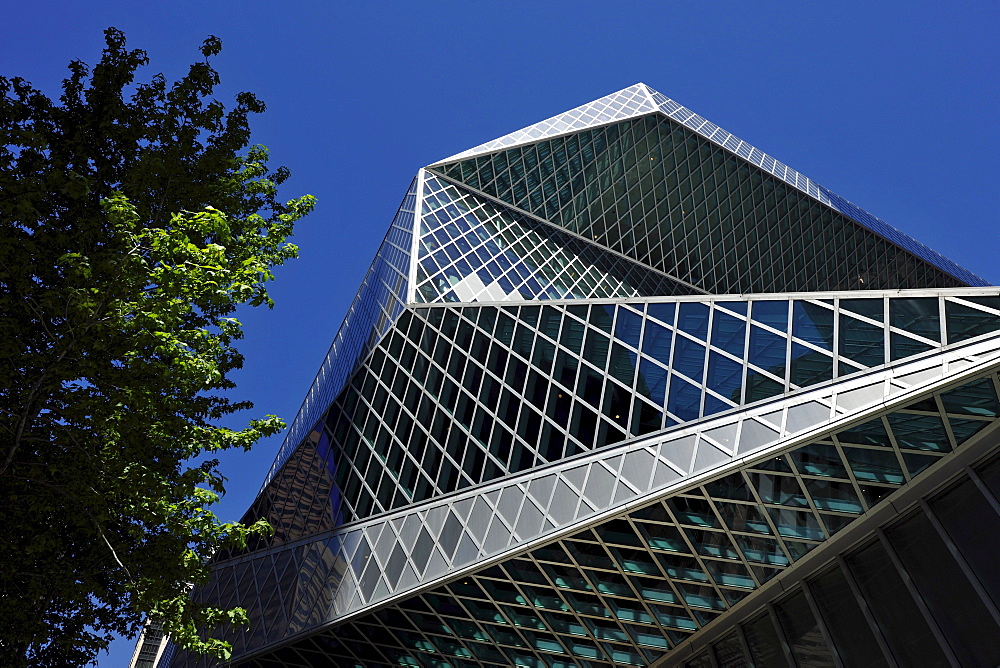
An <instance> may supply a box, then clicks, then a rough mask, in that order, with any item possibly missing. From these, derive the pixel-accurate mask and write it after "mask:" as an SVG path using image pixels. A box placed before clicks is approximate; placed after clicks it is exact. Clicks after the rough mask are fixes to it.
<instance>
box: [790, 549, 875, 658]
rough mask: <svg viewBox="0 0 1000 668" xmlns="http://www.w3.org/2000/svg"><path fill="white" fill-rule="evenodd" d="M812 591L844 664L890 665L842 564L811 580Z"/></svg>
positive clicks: (810, 587)
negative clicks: (863, 612)
mask: <svg viewBox="0 0 1000 668" xmlns="http://www.w3.org/2000/svg"><path fill="white" fill-rule="evenodd" d="M809 590H810V591H811V592H812V595H813V597H814V598H815V600H816V607H817V608H819V611H820V614H821V615H822V616H823V621H824V622H825V623H826V628H827V631H829V633H830V636H831V639H832V641H833V645H834V647H835V648H836V650H837V653H838V654H839V655H840V658H841V660H842V661H843V662H844V664H845V665H848V666H873V667H876V666H887V665H888V664H887V663H886V660H885V657H884V656H883V655H882V651H881V650H880V649H879V646H878V642H877V641H876V640H875V635H874V634H873V632H872V629H871V627H870V626H868V622H867V621H866V620H865V617H864V615H863V614H862V612H861V607H860V605H859V604H858V601H857V599H856V598H855V597H854V593H853V592H852V591H851V588H850V586H849V585H848V583H847V579H846V578H845V577H844V573H843V571H841V570H840V567H839V566H833V567H831V568H830V569H828V570H827V571H826V572H825V573H823V574H821V575H819V576H818V577H817V578H815V579H814V580H810V581H809Z"/></svg>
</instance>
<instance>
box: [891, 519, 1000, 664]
mask: <svg viewBox="0 0 1000 668" xmlns="http://www.w3.org/2000/svg"><path fill="white" fill-rule="evenodd" d="M885 533H886V536H888V538H889V542H890V543H891V544H892V546H893V549H895V551H896V554H897V555H899V560H900V562H902V564H903V568H904V569H905V570H906V572H907V574H908V575H909V576H910V578H911V579H912V580H913V582H914V584H915V585H916V587H917V591H918V592H920V595H921V596H922V597H923V599H924V603H926V605H927V607H928V608H929V609H930V613H931V615H932V616H933V617H934V619H935V621H936V622H937V624H938V626H939V627H940V628H941V631H942V633H944V636H945V638H946V639H947V640H948V644H949V645H951V649H952V651H953V652H955V654H956V656H958V659H959V661H960V662H961V663H962V665H966V666H988V665H992V664H994V663H995V662H996V660H997V658H1000V627H998V626H997V624H996V622H995V621H993V618H992V617H991V616H990V613H989V611H988V610H987V609H986V606H985V605H983V602H982V601H981V600H980V598H979V596H978V594H977V593H976V591H975V589H973V587H972V585H971V584H969V581H968V580H967V579H966V578H965V575H964V574H963V573H962V571H961V570H960V568H959V566H958V564H957V563H956V562H955V560H954V558H953V557H952V556H951V554H950V553H949V552H948V548H947V547H946V546H945V544H944V543H943V542H942V541H941V539H940V538H939V537H938V535H937V532H936V531H935V530H934V527H933V526H932V525H931V522H930V520H929V519H928V518H927V516H926V515H925V514H924V513H923V512H922V511H917V512H915V513H913V514H912V515H911V516H910V517H908V518H906V519H904V520H902V521H901V522H898V523H897V524H895V525H893V526H891V527H889V528H888V529H886V532H885Z"/></svg>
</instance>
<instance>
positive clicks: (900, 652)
mask: <svg viewBox="0 0 1000 668" xmlns="http://www.w3.org/2000/svg"><path fill="white" fill-rule="evenodd" d="M847 564H848V566H849V567H850V569H851V573H852V574H853V575H854V579H855V580H856V581H857V583H858V587H859V588H860V590H861V595H862V596H863V597H864V599H865V602H866V603H867V604H868V607H869V609H870V610H871V611H872V614H873V615H874V616H875V621H876V622H878V625H879V627H880V628H881V630H882V633H883V635H884V636H885V639H886V640H887V641H888V643H889V646H890V648H891V649H892V653H893V655H894V656H895V657H896V660H897V661H898V662H899V663H900V664H901V665H905V666H947V665H949V664H948V660H947V659H946V658H945V656H944V653H943V652H942V651H941V648H940V646H938V644H937V641H936V640H934V634H933V633H931V630H930V628H929V627H928V626H927V622H926V621H925V620H924V617H923V615H921V613H920V610H919V609H918V608H917V604H916V603H914V601H913V598H912V597H911V596H910V593H909V591H907V589H906V585H904V584H903V579H902V578H901V577H900V575H899V573H898V572H896V569H895V568H894V567H893V565H892V562H891V561H890V560H889V555H888V554H886V553H885V550H884V549H882V546H881V545H879V544H878V543H872V544H871V545H869V546H868V547H865V548H863V549H861V550H858V551H857V552H855V553H854V554H851V555H848V556H847Z"/></svg>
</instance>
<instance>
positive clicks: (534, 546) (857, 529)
mask: <svg viewBox="0 0 1000 668" xmlns="http://www.w3.org/2000/svg"><path fill="white" fill-rule="evenodd" d="M998 373H1000V290H998V289H997V288H995V287H989V286H988V284H987V283H986V282H985V281H984V280H983V279H981V278H979V277H978V276H976V275H975V274H973V273H971V272H970V271H968V270H967V269H964V268H963V267H961V266H959V265H957V264H955V263H954V262H952V261H951V260H949V259H947V258H945V257H943V256H941V255H940V254H938V253H936V252H935V251H933V250H931V249H930V248H928V247H926V246H924V245H923V244H921V243H919V242H918V241H915V240H914V239H912V238H910V237H909V236H907V235H906V234H904V233H903V232H901V231H899V230H897V229H895V228H894V227H891V226H890V225H888V224H886V223H885V222H883V221H881V220H879V219H878V218H876V217H874V216H873V215H871V214H869V213H867V212H865V211H863V210H862V209H860V208H858V207H857V206H855V205H854V204H852V203H850V202H848V201H847V200H845V199H844V198H842V197H840V196H838V195H836V194H835V193H832V192H830V191H829V190H828V189H826V188H824V187H822V186H820V185H818V184H816V183H815V182H813V181H811V180H810V179H808V178H806V177H805V176H803V175H802V174H799V173H798V172H795V171H794V170H792V169H791V168H789V167H787V166H786V165H784V164H782V163H780V162H778V161H776V160H774V159H773V158H771V157H770V156H768V155H765V154H764V153H761V152H760V151H759V150H758V149H756V148H754V147H752V146H750V145H749V144H747V143H745V142H743V141H741V140H740V139H738V138H736V137H734V136H733V135H731V134H729V133H728V132H726V131H725V130H723V129H721V128H719V127H718V126H716V125H714V124H712V123H711V122H709V121H707V120H705V119H704V118H702V117H700V116H698V115H697V114H695V113H693V112H691V111H689V110H688V109H685V108H684V107H681V106H680V105H678V104H677V103H675V102H673V101H671V100H669V99H667V98H666V97H664V96H663V95H661V94H660V93H658V92H656V91H654V90H652V89H650V88H649V87H647V86H646V85H644V84H636V85H634V86H631V87H629V88H626V89H624V90H622V91H619V92H616V93H613V94H611V95H608V96H606V97H603V98H601V99H599V100H596V101H594V102H591V103H589V104H586V105H583V106H581V107H578V108H576V109H573V110H571V111H568V112H566V113H564V114H560V115H558V116H555V117H553V118H550V119H548V120H546V121H542V122H541V123H538V124H536V125H533V126H531V127H528V128H525V129H523V130H519V131H517V132H514V133H512V134H510V135H507V136H504V137H501V138H499V139H496V140H494V141H491V142H487V143H485V144H483V145H481V146H477V147H475V148H473V149H470V150H468V151H466V152H464V153H460V154H458V155H455V156H452V157H450V158H448V159H446V160H442V161H440V162H437V163H434V164H432V165H430V166H428V167H425V168H423V169H420V170H419V171H418V172H417V174H416V176H415V178H414V179H413V181H412V183H411V184H410V185H409V188H408V189H407V191H406V194H405V196H404V197H403V200H402V203H401V204H400V206H399V210H398V213H397V214H396V216H395V218H394V219H393V221H392V223H391V225H390V227H389V231H388V233H387V235H386V237H385V240H384V241H383V243H382V246H381V248H380V249H379V251H378V254H377V256H376V257H375V260H374V262H373V264H372V265H371V269H370V270H369V271H368V274H367V276H366V277H365V279H364V282H363V284H362V285H361V288H360V290H359V292H358V295H357V297H356V299H355V301H354V303H353V305H352V306H351V308H350V310H349V312H348V314H347V316H346V318H345V320H344V323H343V324H342V325H341V328H340V330H339V331H338V332H337V334H336V337H335V338H334V341H333V344H332V347H331V349H330V352H329V354H328V355H327V357H326V359H325V360H324V361H323V364H322V366H321V368H320V371H319V374H318V375H317V377H316V380H315V381H314V383H313V385H312V387H311V388H310V389H309V391H308V395H307V396H306V399H305V402H304V403H303V405H302V408H301V410H300V412H299V414H298V416H297V417H296V419H295V421H294V423H293V424H292V426H291V428H290V430H289V434H288V436H287V438H286V440H285V442H284V445H283V446H282V448H281V450H280V453H279V455H278V457H277V459H276V461H275V463H274V466H273V467H272V469H271V471H270V472H269V474H268V476H267V479H266V480H265V482H264V485H263V487H262V489H261V492H260V494H259V496H258V497H257V499H256V501H255V502H254V504H253V506H252V507H251V508H250V509H249V511H248V512H247V514H246V517H245V518H244V519H245V520H247V521H253V520H256V519H259V518H266V519H267V520H268V521H269V522H270V523H271V524H272V525H273V526H274V527H275V529H276V531H275V534H274V536H273V537H272V538H269V539H267V540H261V541H259V542H258V543H257V544H255V545H251V546H250V547H249V548H248V549H247V550H245V551H242V552H239V553H235V552H234V553H226V554H219V555H217V557H216V559H215V560H214V561H215V563H214V575H213V579H212V581H211V582H210V583H209V584H208V585H206V586H204V587H202V588H200V589H199V590H197V591H196V592H195V594H194V595H195V596H196V597H197V598H198V599H200V600H203V601H211V602H213V603H214V604H217V605H221V606H242V607H245V608H246V609H247V610H248V612H249V616H250V620H251V625H250V627H249V628H247V629H245V630H241V631H238V632H234V633H231V634H230V635H228V636H226V637H227V638H228V639H229V640H230V641H231V642H232V643H233V647H234V654H233V660H232V664H233V665H235V666H248V667H254V668H263V667H265V666H285V667H292V666H297V667H298V666H319V665H323V666H326V665H343V666H379V665H405V666H434V667H438V666H441V667H444V666H456V667H459V666H539V667H542V666H545V667H557V666H559V667H561V666H587V667H597V666H604V667H610V666H622V665H634V666H645V665H654V664H655V665H662V666H691V667H693V666H698V667H723V666H725V667H735V666H757V667H766V666H794V665H797V666H814V667H815V666H914V665H920V666H938V665H941V666H986V665H991V666H992V665H998V663H1000V560H997V559H996V557H995V550H994V541H995V537H996V536H998V535H1000V448H998V447H997V446H998V444H1000V425H998V422H1000V419H998V418H1000V400H998V391H1000V375H998ZM146 655H147V656H153V655H155V651H153V649H149V650H148V651H147V652H146ZM150 664H152V661H150ZM210 664H211V662H208V661H206V660H204V659H199V658H197V657H193V656H189V655H187V654H186V653H184V652H182V651H174V649H173V648H170V647H168V648H167V649H166V651H165V652H162V655H161V656H159V658H158V665H159V666H162V667H167V666H201V665H210Z"/></svg>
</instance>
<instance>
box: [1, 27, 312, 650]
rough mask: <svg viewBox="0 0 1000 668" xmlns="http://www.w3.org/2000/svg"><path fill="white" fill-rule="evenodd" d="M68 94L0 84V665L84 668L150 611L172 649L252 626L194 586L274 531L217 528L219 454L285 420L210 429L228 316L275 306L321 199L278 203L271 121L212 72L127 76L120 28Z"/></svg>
mask: <svg viewBox="0 0 1000 668" xmlns="http://www.w3.org/2000/svg"><path fill="white" fill-rule="evenodd" d="M105 41H106V47H105V49H104V51H103V54H102V57H101V60H100V62H99V63H98V64H97V65H96V66H94V67H93V69H92V70H91V69H90V68H88V67H87V66H86V65H85V64H84V63H82V62H79V61H74V62H72V63H70V66H69V69H70V75H69V77H68V78H66V79H65V80H64V82H63V90H62V95H61V97H60V98H59V100H58V101H53V100H50V99H49V98H48V97H46V96H45V95H43V94H42V93H41V92H39V91H38V90H35V89H34V88H32V87H31V85H30V84H28V83H27V82H25V81H24V80H22V79H20V78H3V77H0V135H2V139H3V141H2V142H0V316H2V317H0V359H2V360H3V361H2V366H0V433H2V442H0V517H2V518H3V520H2V527H3V534H4V535H3V540H2V541H0V664H2V665H5V666H8V665H9V666H17V665H30V666H66V665H79V664H83V663H88V662H90V661H92V660H93V659H94V658H95V657H96V655H97V653H98V652H99V651H100V650H101V649H104V648H105V647H106V646H107V644H108V642H109V641H110V638H111V637H112V634H114V633H118V634H126V635H132V634H134V633H135V632H136V631H137V630H138V628H139V626H140V625H141V623H142V622H143V620H144V618H145V616H146V615H147V614H149V615H152V617H153V618H154V619H158V620H160V621H162V622H163V624H164V626H165V630H166V632H167V633H169V634H170V635H171V637H172V639H173V640H174V641H175V642H178V643H180V644H182V645H184V646H187V647H190V648H192V649H194V650H196V651H200V652H207V653H210V654H213V655H215V656H218V657H223V658H224V657H226V656H227V655H228V645H226V644H225V643H222V642H221V641H218V640H212V639H206V638H207V635H206V633H205V631H206V630H207V629H211V628H213V627H215V626H217V625H219V624H223V623H245V612H243V611H241V610H239V609H236V610H221V609H217V608H211V607H201V606H199V605H198V604H196V603H195V602H193V601H192V600H191V598H190V597H189V596H188V594H187V591H188V589H189V587H190V586H191V585H192V584H194V585H197V584H199V583H204V582H206V581H207V579H208V577H209V567H208V566H207V562H208V560H209V558H210V557H211V555H212V554H213V553H214V552H215V551H217V550H220V549H225V548H229V547H239V546H241V545H244V544H245V542H246V539H247V537H248V536H249V535H251V534H254V533H262V532H267V531H268V530H269V528H268V527H267V526H266V524H262V523H258V524H255V525H252V526H243V525H240V524H238V523H222V522H220V521H219V519H218V518H217V517H216V516H215V515H214V514H213V513H212V512H211V510H209V506H210V505H211V504H212V503H214V502H216V501H217V500H218V499H219V496H220V495H221V494H223V493H224V486H223V483H224V478H223V476H222V475H221V473H220V472H219V470H218V462H217V461H216V460H213V459H210V458H208V457H210V455H204V454H203V453H211V452H213V451H217V450H225V449H230V448H249V447H250V446H251V445H252V444H253V443H254V442H255V441H257V440H258V439H260V438H261V437H264V436H268V435H271V434H274V433H276V432H278V431H279V430H280V429H281V428H282V427H283V426H284V425H283V423H282V422H281V421H280V420H279V419H278V418H276V417H274V416H267V417H264V418H261V419H259V420H253V421H251V422H250V423H249V425H248V426H247V427H246V428H245V429H242V430H238V431H236V430H230V429H226V428H223V427H220V426H218V425H219V421H220V419H222V418H224V417H225V416H227V415H229V414H232V413H234V412H236V411H241V410H245V409H247V408H250V407H251V406H250V404H249V403H247V402H240V401H233V400H231V399H230V398H228V397H227V396H226V392H225V391H227V390H231V389H232V388H233V387H234V383H233V382H232V380H230V372H232V371H233V370H234V369H238V368H240V366H241V364H242V361H243V358H242V356H241V355H240V354H239V352H238V350H237V349H236V347H235V343H236V341H237V340H238V339H240V338H241V335H242V333H241V328H240V324H239V322H237V321H236V320H235V319H233V318H232V317H231V316H232V315H233V312H234V310H235V308H236V306H238V305H241V304H250V305H253V306H261V305H267V306H270V305H271V300H270V298H269V296H268V293H267V290H266V289H265V284H266V283H267V282H268V281H270V280H271V279H272V271H271V270H272V268H273V267H275V266H277V265H280V264H282V263H283V262H284V261H285V260H287V259H289V258H292V257H295V255H296V248H295V247H294V246H293V245H291V244H289V243H287V242H286V239H287V237H288V236H289V235H290V234H291V233H292V230H293V224H294V223H295V221H297V220H298V219H299V218H301V217H302V216H303V215H305V214H306V213H308V212H309V211H310V210H311V209H312V207H313V198H312V197H310V196H305V197H300V198H298V199H294V200H292V201H289V202H287V203H281V202H280V201H279V200H278V199H277V187H278V185H280V184H281V183H282V182H283V181H285V179H286V178H287V177H288V174H289V173H288V171H287V170H286V169H285V168H278V169H274V170H271V169H269V168H268V166H267V158H268V154H267V151H266V149H264V148H263V147H260V146H249V139H250V132H249V124H248V119H249V118H250V115H251V114H256V113H260V112H262V111H264V105H263V104H262V103H261V102H260V101H259V100H258V99H257V98H256V97H254V96H253V95H252V94H250V93H241V94H239V95H238V96H237V97H236V103H235V106H233V107H232V108H231V109H230V110H229V111H226V110H225V109H224V107H223V105H222V104H221V103H220V102H218V101H216V100H215V99H214V98H212V94H213V90H214V88H215V86H216V85H217V84H218V83H219V77H218V75H217V73H216V72H215V70H213V68H212V67H211V65H210V64H209V60H208V59H209V58H210V57H211V56H214V55H216V54H218V53H219V51H220V49H221V43H220V41H219V40H218V39H217V38H215V37H209V38H208V39H207V40H206V41H205V42H204V44H203V45H202V47H201V53H202V55H203V56H204V60H203V61H201V62H197V63H195V64H194V65H192V66H191V68H190V70H189V72H188V74H187V75H186V76H184V77H183V78H181V79H180V80H178V81H177V82H175V83H173V84H169V85H168V83H167V81H166V79H165V78H164V77H163V75H156V76H154V77H152V79H151V80H150V81H149V82H148V83H136V82H135V77H136V71H137V70H138V69H139V68H140V67H141V66H143V65H146V64H147V62H148V58H147V56H146V54H145V53H144V52H143V51H139V50H129V49H127V48H126V43H125V36H124V35H123V34H122V33H121V32H120V31H118V30H115V29H109V30H107V31H106V32H105Z"/></svg>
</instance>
